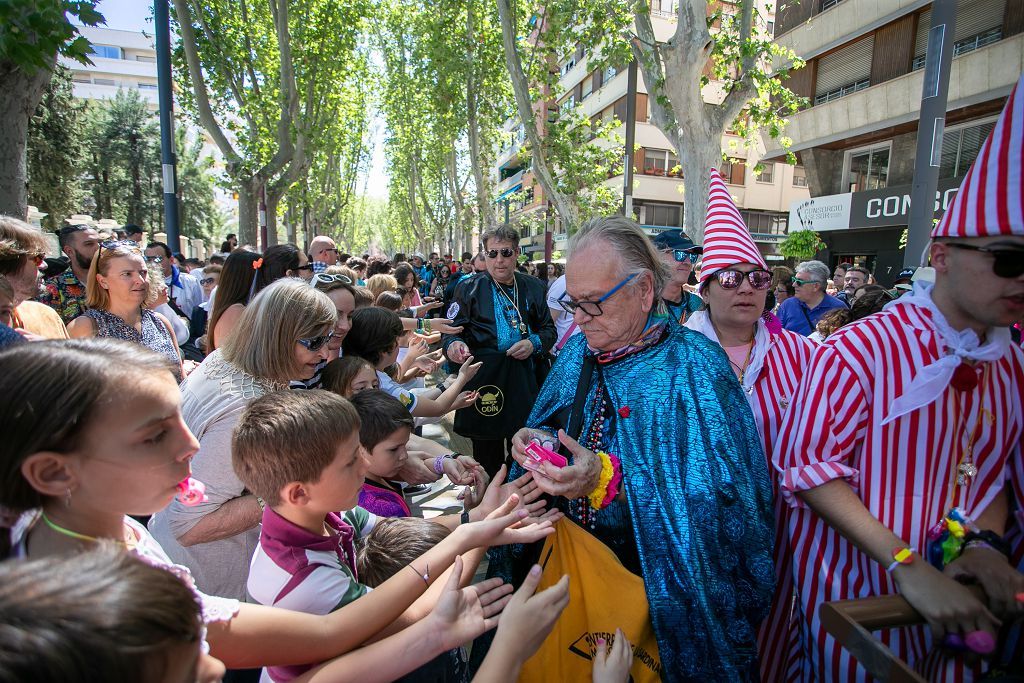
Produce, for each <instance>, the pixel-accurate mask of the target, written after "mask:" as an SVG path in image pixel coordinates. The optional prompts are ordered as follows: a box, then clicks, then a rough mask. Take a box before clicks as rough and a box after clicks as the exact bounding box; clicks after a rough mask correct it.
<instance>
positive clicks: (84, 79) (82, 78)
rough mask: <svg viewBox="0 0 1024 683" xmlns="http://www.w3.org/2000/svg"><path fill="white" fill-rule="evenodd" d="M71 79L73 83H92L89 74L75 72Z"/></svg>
mask: <svg viewBox="0 0 1024 683" xmlns="http://www.w3.org/2000/svg"><path fill="white" fill-rule="evenodd" d="M71 80H72V81H74V82H75V83H92V79H91V78H89V74H75V75H74V77H72V79H71Z"/></svg>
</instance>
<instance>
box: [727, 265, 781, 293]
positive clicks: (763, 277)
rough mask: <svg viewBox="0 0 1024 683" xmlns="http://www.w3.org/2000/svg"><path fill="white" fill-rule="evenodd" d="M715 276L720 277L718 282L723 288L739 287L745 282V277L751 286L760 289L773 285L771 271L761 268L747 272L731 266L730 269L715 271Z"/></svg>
mask: <svg viewBox="0 0 1024 683" xmlns="http://www.w3.org/2000/svg"><path fill="white" fill-rule="evenodd" d="M715 277H716V278H717V279H718V284H720V285H721V286H722V289H739V287H740V285H742V284H743V278H746V279H747V282H749V283H750V286H751V287H753V288H754V289H756V290H758V291H762V290H765V289H768V288H769V287H771V286H772V273H771V271H769V270H762V269H760V268H758V269H757V270H750V271H747V272H743V271H742V270H734V269H732V268H730V269H729V270H720V271H718V272H717V273H715Z"/></svg>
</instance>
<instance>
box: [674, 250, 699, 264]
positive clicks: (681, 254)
mask: <svg viewBox="0 0 1024 683" xmlns="http://www.w3.org/2000/svg"><path fill="white" fill-rule="evenodd" d="M700 256H701V255H700V254H698V253H696V252H692V251H687V250H685V249H673V250H672V257H673V258H674V259H675V260H676V263H682V262H683V261H685V260H687V259H689V260H690V263H696V262H697V261H699V260H700Z"/></svg>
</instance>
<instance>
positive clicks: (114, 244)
mask: <svg viewBox="0 0 1024 683" xmlns="http://www.w3.org/2000/svg"><path fill="white" fill-rule="evenodd" d="M100 249H108V250H110V251H114V250H115V249H131V250H132V251H137V252H141V251H142V249H141V248H140V247H139V243H138V242H134V241H132V240H107V241H105V242H100ZM146 260H147V261H148V260H149V259H148V258H147V259H146ZM161 260H162V259H161ZM157 263H159V261H157Z"/></svg>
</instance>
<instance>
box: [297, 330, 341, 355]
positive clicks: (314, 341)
mask: <svg viewBox="0 0 1024 683" xmlns="http://www.w3.org/2000/svg"><path fill="white" fill-rule="evenodd" d="M333 336H334V333H333V332H332V333H330V334H324V335H321V336H319V337H309V338H308V339H299V340H298V342H299V343H300V344H302V345H303V346H305V347H306V348H307V349H309V350H310V351H313V352H314V353H315V352H317V351H319V350H320V349H322V348H323V346H324V344H326V343H327V342H329V341H330V340H331V337H333Z"/></svg>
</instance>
